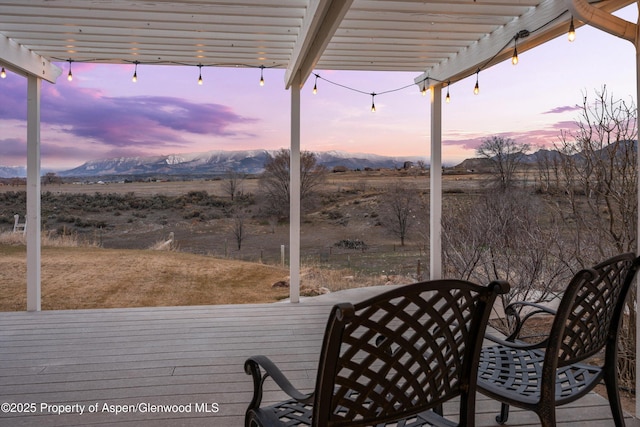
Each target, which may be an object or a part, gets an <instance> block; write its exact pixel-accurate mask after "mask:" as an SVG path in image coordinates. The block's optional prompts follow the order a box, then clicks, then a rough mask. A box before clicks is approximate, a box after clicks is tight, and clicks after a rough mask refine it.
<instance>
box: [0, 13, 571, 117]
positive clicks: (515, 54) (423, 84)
mask: <svg viewBox="0 0 640 427" xmlns="http://www.w3.org/2000/svg"><path fill="white" fill-rule="evenodd" d="M567 12H568V11H566V10H565V11H564V12H562V13H560V14H559V15H558V16H556V17H555V18H552V19H551V20H549V21H548V22H547V23H545V24H542V25H541V26H540V27H538V28H536V29H534V30H531V31H528V30H521V31H519V32H518V33H517V34H516V35H515V36H514V37H513V40H514V49H513V55H512V57H511V62H512V63H513V64H514V65H516V64H517V63H518V62H519V58H518V45H517V41H518V39H519V38H524V37H528V36H529V35H530V33H534V32H537V31H538V30H540V29H542V28H544V27H545V26H547V25H549V24H550V23H552V22H554V21H556V20H558V19H560V18H562V17H563V16H564V15H565V14H567ZM569 40H570V41H573V40H575V27H574V23H573V17H571V23H570V27H569ZM510 43H511V40H509V42H507V44H506V45H504V46H503V47H502V48H501V49H499V50H498V51H497V52H496V54H495V55H494V56H493V57H491V58H489V59H488V60H486V61H485V62H484V63H483V64H481V65H479V66H478V68H477V70H476V71H475V74H476V84H475V86H474V88H473V93H474V94H475V95H478V94H479V93H480V83H479V74H480V71H482V70H483V69H485V68H486V67H487V66H489V65H490V64H492V63H494V60H495V59H496V58H497V57H498V55H500V54H501V53H503V52H504V51H505V49H507V48H508V46H509V44H510ZM54 59H57V60H59V61H67V62H69V73H68V75H67V79H68V80H69V81H71V80H72V79H73V75H72V72H71V63H72V62H74V61H73V60H72V59H63V58H54ZM83 62H100V60H98V59H94V60H89V59H87V60H83ZM132 63H133V64H135V68H134V73H133V78H132V81H134V82H136V81H137V70H138V64H139V63H140V62H139V61H134V62H132ZM148 63H150V64H167V63H170V64H176V65H182V66H194V64H188V63H180V62H175V61H155V62H154V61H151V62H148ZM282 65H283V64H280V65H278V64H274V65H272V66H269V67H267V66H265V65H260V66H255V65H243V64H236V67H249V68H260V86H264V69H265V68H271V67H278V66H282ZM215 66H227V67H228V66H230V65H229V64H198V65H197V67H198V71H199V73H198V84H199V85H202V84H203V79H202V67H215ZM314 74H315V73H314ZM0 77H2V78H5V77H6V72H5V70H4V67H3V68H2V72H1V73H0ZM467 77H471V75H466V76H461V77H459V78H458V79H457V80H456V81H459V80H462V79H464V78H467ZM319 78H320V79H323V80H325V81H327V82H328V83H331V84H333V85H336V86H340V87H342V88H345V89H349V90H352V91H354V92H358V93H360V94H364V95H370V96H371V111H372V112H375V111H376V106H375V97H376V95H382V94H387V93H391V92H397V91H400V90H404V89H406V88H409V87H413V86H414V85H416V84H417V85H418V88H419V90H420V92H421V93H422V95H423V96H426V93H427V91H428V90H429V87H430V85H429V80H434V81H435V82H438V83H442V84H445V83H446V87H447V94H446V97H445V101H446V102H447V103H449V102H450V101H451V95H450V92H449V86H451V80H448V81H446V82H445V81H443V80H438V79H436V78H432V77H426V78H425V79H424V80H422V81H421V82H417V83H415V82H413V83H411V84H409V85H406V86H403V87H399V88H395V89H391V90H387V91H384V92H378V93H376V92H365V91H362V90H358V89H355V88H352V87H349V86H346V85H342V84H339V83H336V82H332V81H330V80H327V79H324V78H323V77H321V76H320V75H319V74H315V82H314V85H313V94H314V95H315V94H317V93H318V79H319Z"/></svg>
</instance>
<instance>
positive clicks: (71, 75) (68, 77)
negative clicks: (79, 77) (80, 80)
mask: <svg viewBox="0 0 640 427" xmlns="http://www.w3.org/2000/svg"><path fill="white" fill-rule="evenodd" d="M68 61H69V73H67V80H69V81H71V80H73V74H72V73H71V63H72V62H73V61H72V60H71V59H69V60H68Z"/></svg>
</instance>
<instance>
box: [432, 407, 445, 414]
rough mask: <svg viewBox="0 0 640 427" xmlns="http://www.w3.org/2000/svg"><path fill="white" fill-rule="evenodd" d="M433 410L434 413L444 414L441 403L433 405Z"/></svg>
mask: <svg viewBox="0 0 640 427" xmlns="http://www.w3.org/2000/svg"><path fill="white" fill-rule="evenodd" d="M433 412H435V413H436V414H438V415H440V416H443V415H444V410H443V408H442V405H438V406H435V407H434V408H433Z"/></svg>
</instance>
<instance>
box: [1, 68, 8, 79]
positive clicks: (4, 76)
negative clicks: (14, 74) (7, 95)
mask: <svg viewBox="0 0 640 427" xmlns="http://www.w3.org/2000/svg"><path fill="white" fill-rule="evenodd" d="M0 77H2V78H3V79H6V78H7V72H6V71H5V70H4V67H2V71H0Z"/></svg>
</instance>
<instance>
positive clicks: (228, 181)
mask: <svg viewBox="0 0 640 427" xmlns="http://www.w3.org/2000/svg"><path fill="white" fill-rule="evenodd" d="M245 178H246V175H245V174H243V173H240V172H237V171H235V170H233V169H228V170H227V173H226V174H225V178H224V181H223V183H222V189H223V190H224V192H225V193H227V194H228V195H229V197H231V201H233V200H234V199H235V197H236V195H237V194H238V193H239V192H241V190H242V182H243V181H244V180H245Z"/></svg>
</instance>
